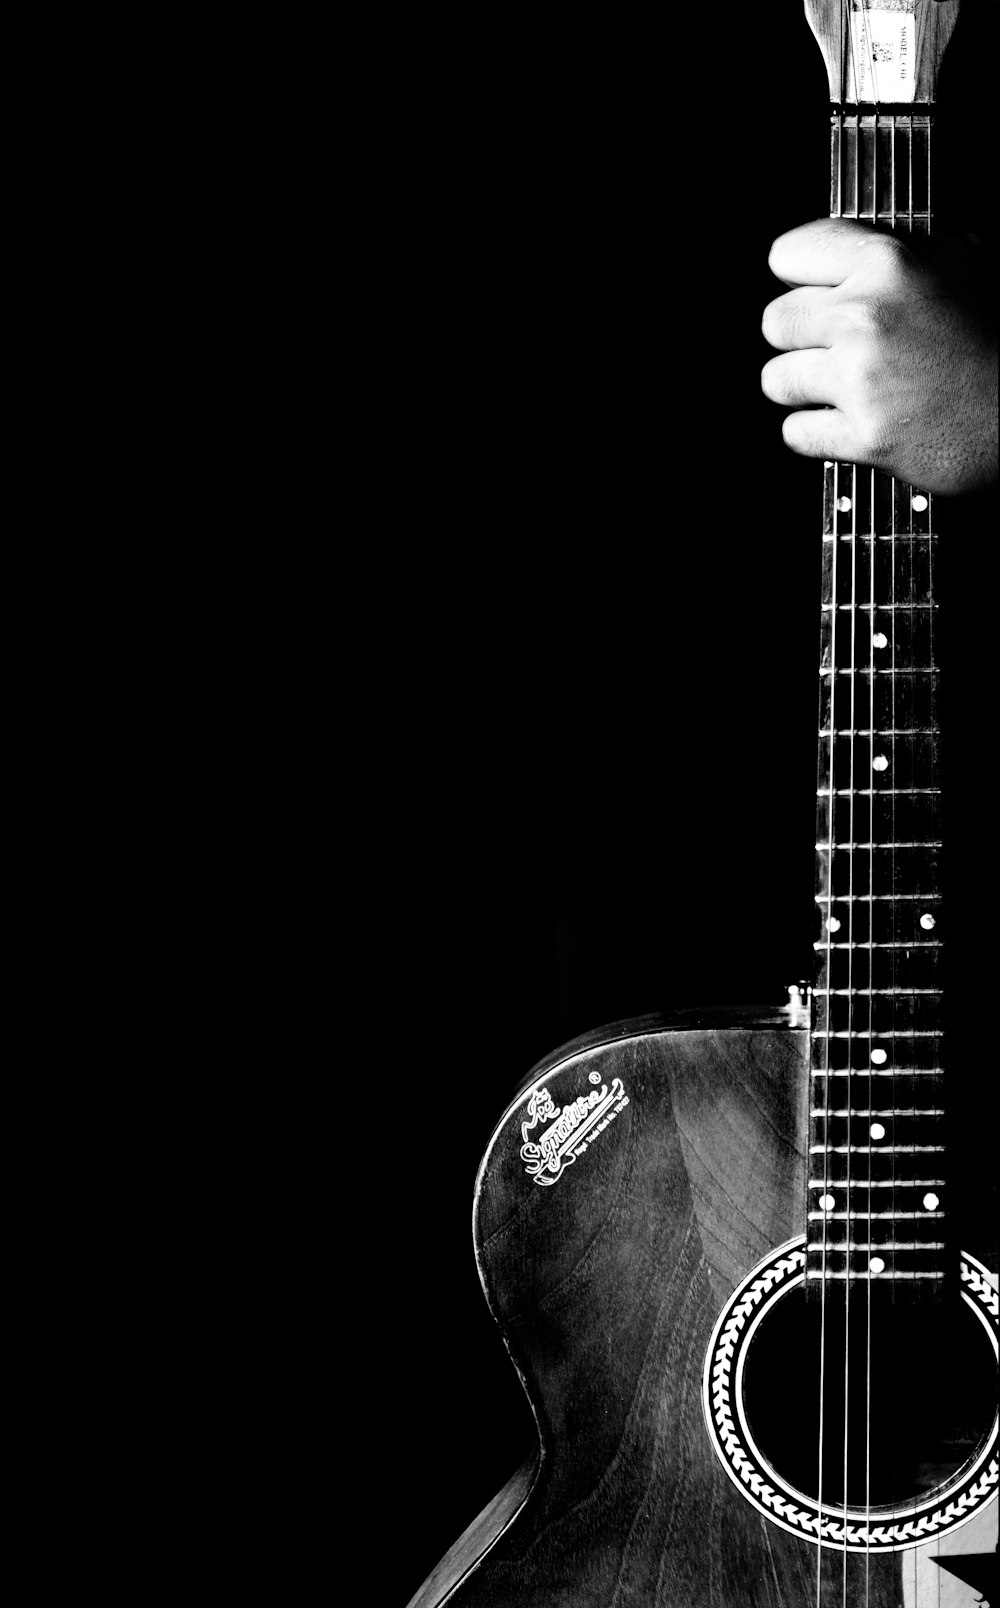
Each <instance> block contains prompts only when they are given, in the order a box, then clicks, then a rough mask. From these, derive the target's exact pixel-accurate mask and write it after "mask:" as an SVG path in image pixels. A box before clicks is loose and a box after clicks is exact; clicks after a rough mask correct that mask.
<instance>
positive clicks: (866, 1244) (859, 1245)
mask: <svg viewBox="0 0 1000 1608" xmlns="http://www.w3.org/2000/svg"><path fill="white" fill-rule="evenodd" d="M811 1249H812V1247H811V1246H810V1250H811ZM946 1249H947V1246H946V1243H945V1241H944V1240H891V1239H890V1240H847V1241H846V1242H845V1243H844V1244H843V1245H829V1244H828V1245H826V1246H825V1250H826V1252H827V1254H828V1255H834V1256H837V1255H839V1256H846V1255H847V1254H848V1252H849V1251H943V1250H946Z"/></svg>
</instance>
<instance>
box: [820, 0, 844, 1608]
mask: <svg viewBox="0 0 1000 1608" xmlns="http://www.w3.org/2000/svg"><path fill="white" fill-rule="evenodd" d="M846 3H847V0H842V3H841V6H840V32H841V39H840V62H841V72H842V75H843V74H844V72H845V70H846V51H845V40H846V38H847V37H848V35H849V33H850V23H849V18H848V16H847V12H846ZM845 89H846V86H845V84H844V83H843V81H842V83H841V95H840V107H839V109H838V122H837V195H836V210H835V216H837V217H842V216H843V212H844V188H843V184H844V146H845V127H844V111H843V108H844V105H845V103H846V99H847V96H846V93H845ZM839 504H840V462H839V459H836V458H835V459H834V462H833V500H832V509H831V520H830V526H831V540H830V548H831V565H830V576H831V579H830V750H829V752H830V763H829V770H828V774H827V786H828V789H829V791H828V794H827V809H828V812H829V813H828V823H827V827H828V830H827V856H826V859H827V866H826V886H827V924H826V925H827V939H826V979H825V982H826V990H827V992H826V996H825V997H826V1021H825V1033H824V1046H823V1057H824V1069H825V1077H824V1094H823V1111H824V1117H823V1196H824V1201H823V1218H822V1220H821V1221H822V1235H823V1238H822V1244H823V1255H822V1265H821V1277H820V1292H821V1293H820V1369H819V1447H818V1453H819V1469H818V1478H817V1492H816V1506H817V1523H816V1608H822V1597H823V1465H824V1450H825V1446H824V1431H825V1413H826V1308H827V1274H828V1256H827V1248H828V1238H829V1235H828V1223H829V1222H830V1218H829V1216H828V1209H827V1205H826V1202H827V1201H828V1200H829V1198H830V1189H829V1184H830V1161H831V1151H830V1111H831V1103H830V1054H831V1032H832V1016H833V1010H832V1000H833V997H834V996H833V995H832V993H831V989H832V987H833V965H832V936H833V935H832V930H831V922H832V919H833V860H834V855H833V845H834V839H835V829H834V828H835V819H836V802H837V790H836V736H835V733H836V732H837V730H838V702H839V700H838V697H837V659H838V654H837V614H838V603H839V584H838V574H837V571H838V556H839V547H840V520H839V513H840V508H839ZM849 967H850V949H848V968H849ZM848 1042H850V1041H848ZM847 1085H848V1088H850V1078H848V1079H847ZM849 1107H850V1101H849V1100H848V1108H849ZM849 1213H850V1197H849V1195H848V1194H847V1193H846V1192H845V1217H844V1224H845V1233H844V1237H845V1239H846V1240H848V1241H849V1239H850V1221H851V1220H850V1215H849ZM849 1282H850V1281H849V1280H847V1279H845V1281H844V1292H845V1301H846V1293H847V1288H848V1285H849Z"/></svg>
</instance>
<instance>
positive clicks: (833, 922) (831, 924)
mask: <svg viewBox="0 0 1000 1608" xmlns="http://www.w3.org/2000/svg"><path fill="white" fill-rule="evenodd" d="M826 925H827V929H828V931H830V932H839V931H840V922H839V921H838V919H837V917H836V916H831V917H830V919H829V921H828V922H827V924H826Z"/></svg>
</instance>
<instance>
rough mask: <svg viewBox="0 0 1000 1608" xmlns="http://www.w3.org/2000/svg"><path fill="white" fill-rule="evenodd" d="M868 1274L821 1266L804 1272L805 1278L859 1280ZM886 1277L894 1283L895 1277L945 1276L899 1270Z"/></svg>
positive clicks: (922, 1277)
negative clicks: (832, 1269) (838, 1270)
mask: <svg viewBox="0 0 1000 1608" xmlns="http://www.w3.org/2000/svg"><path fill="white" fill-rule="evenodd" d="M869 1276H870V1275H869V1274H868V1273H866V1272H858V1273H838V1272H833V1271H831V1270H829V1269H822V1268H809V1269H808V1271H807V1273H806V1278H809V1279H858V1280H861V1279H867V1278H869ZM888 1277H889V1281H890V1283H895V1281H896V1279H943V1278H944V1277H945V1274H944V1273H941V1272H927V1273H917V1272H913V1271H910V1272H908V1273H899V1272H895V1273H890V1274H889V1275H888Z"/></svg>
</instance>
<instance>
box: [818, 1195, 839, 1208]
mask: <svg viewBox="0 0 1000 1608" xmlns="http://www.w3.org/2000/svg"><path fill="white" fill-rule="evenodd" d="M819 1203H820V1205H821V1207H822V1208H823V1210H824V1211H825V1212H832V1211H833V1208H834V1207H835V1206H836V1204H837V1202H836V1201H835V1200H834V1198H833V1196H832V1195H821V1196H820V1197H819Z"/></svg>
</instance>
